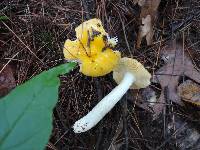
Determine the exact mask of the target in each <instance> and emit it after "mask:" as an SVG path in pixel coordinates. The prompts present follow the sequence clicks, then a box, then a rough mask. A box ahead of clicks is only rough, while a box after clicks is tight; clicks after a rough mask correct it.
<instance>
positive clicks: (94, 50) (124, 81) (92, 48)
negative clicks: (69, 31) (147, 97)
mask: <svg viewBox="0 0 200 150" xmlns="http://www.w3.org/2000/svg"><path fill="white" fill-rule="evenodd" d="M75 31H76V37H77V39H76V40H74V41H71V40H69V39H68V40H66V42H65V44H64V49H63V53H64V57H65V59H67V60H76V61H78V62H79V63H80V72H82V73H83V74H84V75H87V76H92V77H98V76H103V75H106V74H108V73H110V72H112V71H113V78H114V79H115V81H116V82H117V83H118V84H119V85H118V86H117V87H115V88H114V89H113V90H112V91H111V92H110V93H109V94H108V95H107V96H105V97H104V98H103V99H102V100H101V101H100V102H99V103H98V104H97V105H96V106H95V107H94V108H93V109H92V110H91V111H90V112H89V113H88V114H87V115H86V116H84V117H83V118H81V119H80V120H78V121H76V122H75V124H74V126H73V129H74V132H75V133H81V132H85V131H87V130H89V129H91V128H92V127H94V126H95V125H96V124H97V123H98V122H99V121H100V120H101V119H102V118H103V117H104V116H105V115H106V114H107V113H108V112H109V111H110V110H111V109H112V108H113V107H114V106H115V104H116V103H117V102H118V101H119V100H120V99H121V98H122V96H123V95H124V94H125V93H126V92H127V91H128V89H129V88H130V89H139V88H144V87H146V86H148V85H149V84H150V78H151V75H150V74H149V72H148V71H147V70H146V69H145V68H144V67H143V65H142V64H141V63H139V62H138V61H137V60H135V59H131V58H126V57H125V58H121V54H120V52H119V51H114V50H113V49H112V48H114V47H115V45H116V44H117V38H110V37H109V35H108V34H107V33H106V32H105V30H104V28H103V26H102V23H101V21H100V20H99V19H90V20H88V21H86V22H83V23H82V24H81V25H79V26H78V27H77V28H76V29H75Z"/></svg>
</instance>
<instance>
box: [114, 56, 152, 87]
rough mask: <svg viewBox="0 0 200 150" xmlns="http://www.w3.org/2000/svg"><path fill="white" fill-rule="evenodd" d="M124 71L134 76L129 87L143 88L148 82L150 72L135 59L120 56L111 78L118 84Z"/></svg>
mask: <svg viewBox="0 0 200 150" xmlns="http://www.w3.org/2000/svg"><path fill="white" fill-rule="evenodd" d="M126 72H130V73H132V74H133V75H134V77H135V78H136V81H135V82H134V83H133V84H132V86H131V87H130V89H140V88H145V87H147V86H148V85H149V84H150V78H151V74H150V73H149V72H148V71H147V70H146V69H145V68H144V66H143V65H142V64H141V63H140V62H138V61H137V60H135V59H132V58H127V57H124V58H121V59H120V61H119V63H118V65H117V67H116V68H115V69H114V70H113V79H114V80H115V81H116V82H117V84H119V83H120V82H121V80H122V79H123V77H124V74H125V73H126Z"/></svg>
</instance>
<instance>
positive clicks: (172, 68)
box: [153, 41, 200, 117]
mask: <svg viewBox="0 0 200 150" xmlns="http://www.w3.org/2000/svg"><path fill="white" fill-rule="evenodd" d="M161 53H162V55H163V57H165V58H168V62H167V64H165V65H164V66H163V67H161V68H160V69H159V70H157V71H156V73H155V75H154V76H153V82H156V83H160V85H161V88H162V91H161V95H160V97H159V99H158V104H156V105H154V107H153V109H154V112H155V117H157V116H158V115H159V114H160V113H161V112H162V109H163V107H164V106H165V103H166V98H167V99H168V100H171V101H173V102H175V103H177V104H179V105H184V104H183V102H182V101H181V99H180V97H179V95H178V94H177V87H178V82H179V79H180V77H181V76H187V77H189V78H190V79H192V80H194V81H196V82H197V83H200V73H199V72H198V71H197V70H196V69H195V67H194V65H193V63H192V60H191V59H190V57H189V55H188V53H187V51H185V50H184V49H183V46H182V45H181V44H179V43H176V41H173V44H169V45H167V46H166V47H164V48H163V49H162V50H161ZM164 89H167V91H165V92H164Z"/></svg>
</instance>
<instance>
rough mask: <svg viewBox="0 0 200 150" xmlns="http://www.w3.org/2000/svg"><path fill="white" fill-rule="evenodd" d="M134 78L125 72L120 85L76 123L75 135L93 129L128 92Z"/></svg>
mask: <svg viewBox="0 0 200 150" xmlns="http://www.w3.org/2000/svg"><path fill="white" fill-rule="evenodd" d="M133 82H135V77H134V76H133V75H132V74H131V73H129V72H127V73H125V75H124V78H123V80H122V81H121V83H120V84H119V85H118V86H117V87H115V88H114V89H113V90H112V91H111V92H110V93H109V94H108V95H106V96H105V97H104V98H103V99H102V100H101V101H100V102H99V103H98V104H97V105H96V106H95V107H94V108H93V109H92V110H91V111H90V112H89V113H88V114H87V115H86V116H84V117H83V118H81V119H80V120H78V121H76V122H75V124H74V126H73V128H74V132H75V133H81V132H85V131H87V130H89V129H91V128H92V127H94V126H95V125H96V124H97V123H98V122H99V121H100V120H101V119H102V118H103V117H104V116H105V115H106V114H107V113H108V112H109V111H110V110H111V109H112V108H113V107H114V106H115V104H116V103H117V102H118V101H119V100H120V99H121V98H122V96H123V95H124V94H125V93H126V92H127V91H128V89H129V88H130V86H131V85H132V83H133Z"/></svg>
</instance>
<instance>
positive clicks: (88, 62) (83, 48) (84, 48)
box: [63, 19, 121, 77]
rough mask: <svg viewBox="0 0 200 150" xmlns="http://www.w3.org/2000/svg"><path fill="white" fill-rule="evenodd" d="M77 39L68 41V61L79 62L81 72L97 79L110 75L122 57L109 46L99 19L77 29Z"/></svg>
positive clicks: (65, 55) (66, 45)
mask: <svg viewBox="0 0 200 150" xmlns="http://www.w3.org/2000/svg"><path fill="white" fill-rule="evenodd" d="M75 31H76V36H77V39H76V40H75V41H71V40H69V39H68V40H66V42H65V44H64V49H63V53H64V57H65V58H66V59H67V60H78V61H79V62H80V72H82V73H83V74H84V75H87V76H92V77H97V76H103V75H106V74H108V73H110V72H111V71H112V70H113V69H114V68H115V66H116V65H117V63H118V61H119V59H120V57H121V55H120V52H118V51H113V50H112V49H111V48H109V47H108V46H107V45H108V42H109V41H108V39H107V38H108V36H107V35H108V34H107V33H106V32H105V30H104V28H103V26H102V23H101V21H100V20H99V19H90V20H88V21H86V22H84V23H82V24H81V25H79V26H78V27H77V28H76V29H75Z"/></svg>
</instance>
